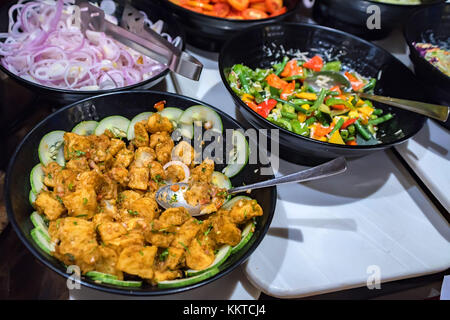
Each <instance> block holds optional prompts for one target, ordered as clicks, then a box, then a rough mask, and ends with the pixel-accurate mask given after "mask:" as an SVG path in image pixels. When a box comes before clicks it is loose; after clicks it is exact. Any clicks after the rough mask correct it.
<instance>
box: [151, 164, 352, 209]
mask: <svg viewBox="0 0 450 320" xmlns="http://www.w3.org/2000/svg"><path fill="white" fill-rule="evenodd" d="M345 170H347V164H346V162H345V159H344V158H343V157H339V158H336V159H334V160H331V161H328V162H326V163H324V164H321V165H318V166H316V167H312V168H309V169H306V170H302V171H299V172H296V173H292V174H289V175H287V176H282V177H278V178H274V179H270V180H266V181H261V182H257V183H253V184H249V185H245V186H240V187H235V188H231V189H228V190H227V194H234V193H239V192H247V191H249V190H253V189H260V188H266V187H273V186H276V185H280V184H284V183H292V182H304V181H311V180H316V179H321V178H326V177H330V176H334V175H336V174H339V173H342V172H344V171H345ZM174 186H175V187H174ZM187 188H188V184H187V183H185V182H178V183H173V184H169V185H166V186H164V187H161V188H160V189H159V190H158V191H157V192H156V196H155V198H156V201H157V202H158V204H159V205H160V206H161V207H163V208H164V209H169V208H177V207H185V208H186V209H187V211H188V212H189V214H190V215H191V216H193V217H195V216H200V215H203V214H204V213H201V207H200V205H197V206H195V207H194V206H191V205H190V204H188V203H187V202H186V200H185V199H184V192H185V191H186V190H187ZM174 190H176V191H174Z"/></svg>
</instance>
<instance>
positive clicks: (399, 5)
mask: <svg viewBox="0 0 450 320" xmlns="http://www.w3.org/2000/svg"><path fill="white" fill-rule="evenodd" d="M363 1H368V2H370V3H374V4H381V5H385V6H390V7H396V8H403V7H404V8H421V7H428V6H433V5H435V4H438V3H444V1H445V0H434V1H433V2H430V3H421V4H397V3H385V2H378V1H374V0H363Z"/></svg>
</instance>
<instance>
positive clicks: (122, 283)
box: [92, 278, 142, 288]
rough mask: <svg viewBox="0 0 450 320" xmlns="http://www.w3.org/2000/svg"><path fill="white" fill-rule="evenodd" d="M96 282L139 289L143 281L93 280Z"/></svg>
mask: <svg viewBox="0 0 450 320" xmlns="http://www.w3.org/2000/svg"><path fill="white" fill-rule="evenodd" d="M92 280H94V281H99V282H102V283H107V284H113V285H115V286H120V287H133V288H139V287H141V286H142V281H125V280H117V279H112V278H92Z"/></svg>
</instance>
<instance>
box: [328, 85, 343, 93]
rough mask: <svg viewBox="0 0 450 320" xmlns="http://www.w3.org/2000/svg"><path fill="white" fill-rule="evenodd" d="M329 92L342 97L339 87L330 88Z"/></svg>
mask: <svg viewBox="0 0 450 320" xmlns="http://www.w3.org/2000/svg"><path fill="white" fill-rule="evenodd" d="M330 91H334V92H337V93H339V95H342V91H341V88H339V86H334V87H333V88H330Z"/></svg>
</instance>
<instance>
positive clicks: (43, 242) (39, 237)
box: [31, 228, 55, 254]
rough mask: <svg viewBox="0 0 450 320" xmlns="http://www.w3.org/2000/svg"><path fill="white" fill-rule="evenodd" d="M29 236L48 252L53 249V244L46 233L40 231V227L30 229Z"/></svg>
mask: <svg viewBox="0 0 450 320" xmlns="http://www.w3.org/2000/svg"><path fill="white" fill-rule="evenodd" d="M31 238H32V239H33V240H34V242H36V244H37V245H38V246H39V248H41V249H42V250H43V251H45V252H46V253H48V254H51V253H52V252H53V251H55V245H54V244H53V243H52V242H51V241H50V239H49V238H48V237H47V235H46V234H45V233H44V231H42V229H41V228H34V229H33V230H31Z"/></svg>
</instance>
